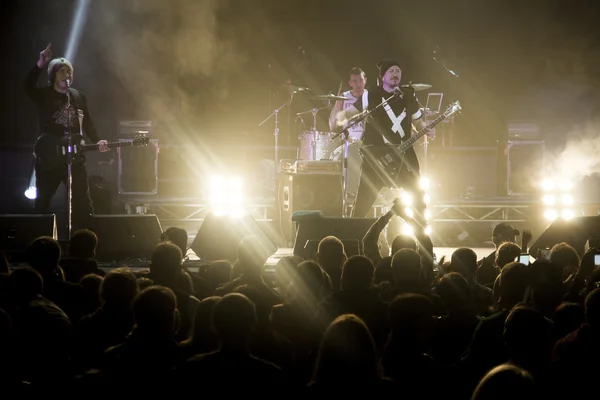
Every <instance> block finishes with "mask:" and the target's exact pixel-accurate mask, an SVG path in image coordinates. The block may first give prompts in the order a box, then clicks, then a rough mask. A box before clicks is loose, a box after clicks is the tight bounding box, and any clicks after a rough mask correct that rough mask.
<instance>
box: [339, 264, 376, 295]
mask: <svg viewBox="0 0 600 400" xmlns="http://www.w3.org/2000/svg"><path fill="white" fill-rule="evenodd" d="M374 270H375V268H374V267H373V262H372V261H371V260H370V259H368V258H367V257H365V256H352V257H350V258H349V259H347V260H346V262H345V263H344V266H343V268H342V289H343V290H352V289H356V290H361V289H367V288H370V287H371V286H373V273H374Z"/></svg>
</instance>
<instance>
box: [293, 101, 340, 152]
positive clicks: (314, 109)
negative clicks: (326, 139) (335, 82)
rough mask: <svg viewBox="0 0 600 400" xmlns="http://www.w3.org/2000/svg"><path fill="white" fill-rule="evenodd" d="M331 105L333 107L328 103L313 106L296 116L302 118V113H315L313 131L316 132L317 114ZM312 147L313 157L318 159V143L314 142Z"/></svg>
mask: <svg viewBox="0 0 600 400" xmlns="http://www.w3.org/2000/svg"><path fill="white" fill-rule="evenodd" d="M330 107H331V105H327V106H325V107H321V108H313V109H312V110H308V111H302V112H299V113H298V114H296V116H297V117H300V118H302V115H304V114H308V113H311V114H312V115H313V126H312V130H313V132H315V133H316V132H317V114H318V113H319V111H321V110H325V109H326V108H330ZM303 122H304V121H303ZM311 147H312V159H313V160H316V159H317V143H314V142H313V143H312V146H311Z"/></svg>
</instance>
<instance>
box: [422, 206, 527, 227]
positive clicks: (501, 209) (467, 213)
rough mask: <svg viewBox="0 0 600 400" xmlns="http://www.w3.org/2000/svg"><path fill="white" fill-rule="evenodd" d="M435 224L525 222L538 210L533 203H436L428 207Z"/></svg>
mask: <svg viewBox="0 0 600 400" xmlns="http://www.w3.org/2000/svg"><path fill="white" fill-rule="evenodd" d="M429 209H430V210H431V214H432V215H431V219H432V220H433V221H435V222H438V223H439V222H478V221H481V222H490V223H499V222H511V223H515V222H525V221H527V220H530V219H531V218H532V216H533V215H535V214H536V211H537V210H538V209H539V204H537V203H535V202H529V203H527V202H524V201H523V202H519V203H515V202H507V203H502V202H487V201H465V202H460V203H438V204H431V205H430V206H429Z"/></svg>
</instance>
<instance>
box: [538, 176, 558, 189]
mask: <svg viewBox="0 0 600 400" xmlns="http://www.w3.org/2000/svg"><path fill="white" fill-rule="evenodd" d="M540 186H541V187H542V190H543V191H545V192H551V191H553V190H554V189H555V188H556V184H555V183H554V181H553V180H551V179H544V180H543V181H542V183H541V184H540Z"/></svg>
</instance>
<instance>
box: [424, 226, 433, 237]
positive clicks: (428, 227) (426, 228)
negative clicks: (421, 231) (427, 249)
mask: <svg viewBox="0 0 600 400" xmlns="http://www.w3.org/2000/svg"><path fill="white" fill-rule="evenodd" d="M431 232H432V229H431V225H427V226H426V227H425V234H426V235H431Z"/></svg>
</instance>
